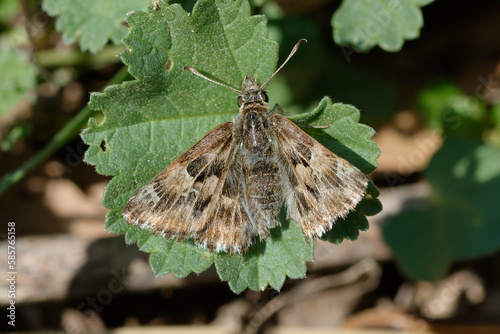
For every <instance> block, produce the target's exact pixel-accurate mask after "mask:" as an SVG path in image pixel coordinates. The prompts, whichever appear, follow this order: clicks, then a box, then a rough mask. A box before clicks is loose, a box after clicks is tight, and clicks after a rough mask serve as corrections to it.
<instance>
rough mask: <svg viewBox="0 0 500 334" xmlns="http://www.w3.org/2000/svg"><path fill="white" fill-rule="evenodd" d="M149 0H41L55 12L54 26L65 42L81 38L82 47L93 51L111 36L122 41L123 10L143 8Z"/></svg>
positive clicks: (123, 29) (48, 9) (123, 33)
mask: <svg viewBox="0 0 500 334" xmlns="http://www.w3.org/2000/svg"><path fill="white" fill-rule="evenodd" d="M150 2H151V0H43V2H42V7H43V9H44V10H45V11H46V12H47V13H48V14H49V15H50V16H57V21H56V29H57V30H58V31H60V32H62V33H63V40H64V43H66V44H72V43H75V42H77V41H79V42H80V48H81V49H82V50H83V51H86V50H89V51H90V52H92V53H96V52H98V51H99V50H101V49H102V48H103V46H104V45H105V44H106V43H107V42H108V40H111V41H112V42H113V43H114V44H118V43H120V42H121V41H122V39H123V37H124V36H125V34H126V33H127V28H126V26H125V24H124V23H125V14H127V13H128V12H130V11H133V10H145V9H146V6H147V4H148V3H150Z"/></svg>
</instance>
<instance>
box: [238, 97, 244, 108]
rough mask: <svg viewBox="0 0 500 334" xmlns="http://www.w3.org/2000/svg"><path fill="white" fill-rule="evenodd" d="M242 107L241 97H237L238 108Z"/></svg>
mask: <svg viewBox="0 0 500 334" xmlns="http://www.w3.org/2000/svg"><path fill="white" fill-rule="evenodd" d="M242 105H243V97H241V96H238V107H241V106H242Z"/></svg>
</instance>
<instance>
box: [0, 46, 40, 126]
mask: <svg viewBox="0 0 500 334" xmlns="http://www.w3.org/2000/svg"><path fill="white" fill-rule="evenodd" d="M0 71H1V73H2V80H1V82H0V116H3V115H4V114H6V113H7V112H8V111H9V110H10V109H12V108H13V107H14V106H15V105H16V103H18V102H19V101H20V100H21V99H22V98H24V97H28V96H27V94H28V93H29V91H30V90H32V89H33V88H34V87H35V84H36V75H37V70H36V68H35V66H33V64H30V63H28V62H27V61H25V60H24V57H22V56H21V55H19V54H16V53H15V52H14V51H9V50H7V49H5V50H2V51H1V52H0Z"/></svg>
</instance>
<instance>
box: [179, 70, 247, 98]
mask: <svg viewBox="0 0 500 334" xmlns="http://www.w3.org/2000/svg"><path fill="white" fill-rule="evenodd" d="M182 69H183V70H187V71H189V72H191V73H193V74H195V75H197V76H199V77H201V78H203V79H205V80H208V81H210V82H213V83H214V84H216V85H219V86H222V87H226V88H227V89H230V90H232V91H233V92H236V93H238V94H241V92H240V91H239V90H237V89H235V88H233V87H230V86H228V85H225V84H223V83H220V82H218V81H215V80H213V79H210V78H209V77H206V76H204V75H203V74H201V73H200V72H198V71H197V70H195V69H194V68H192V67H191V66H187V65H186V66H184V67H182Z"/></svg>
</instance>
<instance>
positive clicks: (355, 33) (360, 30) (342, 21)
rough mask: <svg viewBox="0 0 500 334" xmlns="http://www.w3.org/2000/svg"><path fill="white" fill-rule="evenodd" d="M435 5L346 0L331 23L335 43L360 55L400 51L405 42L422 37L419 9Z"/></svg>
mask: <svg viewBox="0 0 500 334" xmlns="http://www.w3.org/2000/svg"><path fill="white" fill-rule="evenodd" d="M432 1H433V0H357V1H350V0H344V1H342V4H341V5H340V7H339V9H338V10H337V11H336V12H335V14H334V15H333V17H332V21H331V24H332V27H333V37H334V39H335V43H337V44H339V45H351V46H353V47H354V48H355V49H356V50H359V51H368V50H370V49H371V48H373V47H374V46H376V45H378V46H379V47H380V48H382V49H383V50H385V51H391V52H395V51H399V50H400V49H401V48H402V47H403V43H404V41H405V39H415V38H417V37H418V36H419V34H420V28H422V26H423V23H424V20H423V18H422V11H421V9H420V7H422V6H425V5H427V4H429V3H431V2H432Z"/></svg>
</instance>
